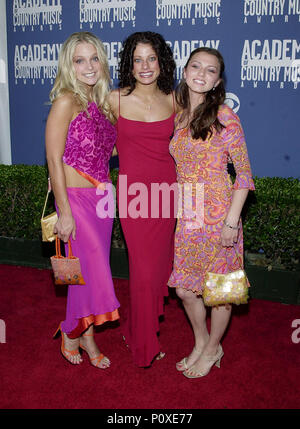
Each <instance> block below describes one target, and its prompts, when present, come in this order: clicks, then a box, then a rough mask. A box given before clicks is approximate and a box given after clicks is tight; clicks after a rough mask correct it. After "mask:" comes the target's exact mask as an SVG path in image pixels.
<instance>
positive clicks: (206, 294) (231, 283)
mask: <svg viewBox="0 0 300 429" xmlns="http://www.w3.org/2000/svg"><path fill="white" fill-rule="evenodd" d="M234 250H235V252H236V249H235V247H234ZM236 254H237V252H236ZM237 257H238V260H239V263H240V269H239V270H236V271H232V272H231V273H227V274H218V273H212V272H207V273H206V276H205V280H204V289H203V294H202V298H203V302H204V304H205V305H207V306H209V307H212V306H218V305H226V304H237V305H239V304H247V302H248V298H249V296H248V288H249V286H250V285H249V281H248V279H247V276H246V273H245V271H244V270H243V268H242V264H241V261H240V258H239V256H238V254H237Z"/></svg>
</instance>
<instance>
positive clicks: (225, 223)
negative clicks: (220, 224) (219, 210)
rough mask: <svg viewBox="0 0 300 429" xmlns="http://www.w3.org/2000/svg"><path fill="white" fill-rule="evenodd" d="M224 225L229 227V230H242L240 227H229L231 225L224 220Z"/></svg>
mask: <svg viewBox="0 0 300 429" xmlns="http://www.w3.org/2000/svg"><path fill="white" fill-rule="evenodd" d="M224 225H225V226H228V228H231V229H235V230H237V229H240V227H239V226H232V225H229V223H227V221H226V220H225V219H224Z"/></svg>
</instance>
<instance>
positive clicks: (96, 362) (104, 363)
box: [79, 334, 110, 369]
mask: <svg viewBox="0 0 300 429" xmlns="http://www.w3.org/2000/svg"><path fill="white" fill-rule="evenodd" d="M93 335H94V334H83V336H84V337H92V336H93ZM79 347H80V348H81V349H82V350H84V351H85V352H86V353H87V354H88V356H89V359H90V363H91V365H92V366H94V367H96V368H99V369H107V368H109V367H110V360H109V359H108V357H106V356H104V354H103V353H100V354H99V355H98V356H96V357H93V358H91V357H90V355H89V352H88V351H87V349H86V348H85V347H84V346H83V345H82V344H80V343H79Z"/></svg>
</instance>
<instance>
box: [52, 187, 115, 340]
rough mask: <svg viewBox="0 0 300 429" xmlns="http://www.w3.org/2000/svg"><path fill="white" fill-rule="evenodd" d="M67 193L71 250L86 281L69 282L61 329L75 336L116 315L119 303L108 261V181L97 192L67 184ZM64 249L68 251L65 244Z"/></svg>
mask: <svg viewBox="0 0 300 429" xmlns="http://www.w3.org/2000/svg"><path fill="white" fill-rule="evenodd" d="M67 193H68V199H69V203H70V206H71V210H72V214H73V217H74V219H75V223H76V239H75V240H73V239H72V237H70V241H71V245H72V252H73V254H74V255H75V256H77V257H78V258H79V259H80V265H81V271H82V275H83V278H84V281H85V283H86V284H85V285H69V286H68V298H67V310H66V319H65V320H64V321H63V322H62V323H61V329H62V331H63V332H65V333H66V334H68V336H69V337H70V338H77V337H78V336H80V335H81V333H82V332H83V331H85V330H86V329H87V328H88V327H89V326H90V325H91V324H95V325H101V324H102V323H104V322H106V321H113V320H117V319H118V318H119V313H118V310H117V309H118V308H119V306H120V304H119V302H118V300H117V298H116V295H115V291H114V285H113V281H112V275H111V269H110V263H109V256H110V245H111V234H112V226H113V220H114V196H113V192H112V188H111V185H109V186H108V189H107V190H105V191H102V192H101V195H97V193H98V190H97V188H67ZM57 211H58V209H57ZM65 249H66V252H67V251H68V245H67V244H66V245H65ZM66 254H67V253H66Z"/></svg>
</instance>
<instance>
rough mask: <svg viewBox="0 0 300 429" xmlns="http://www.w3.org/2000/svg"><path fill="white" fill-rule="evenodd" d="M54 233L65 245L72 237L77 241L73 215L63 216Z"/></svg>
mask: <svg viewBox="0 0 300 429" xmlns="http://www.w3.org/2000/svg"><path fill="white" fill-rule="evenodd" d="M54 233H57V236H58V238H60V239H61V240H63V241H64V242H65V243H67V242H68V240H69V238H70V236H72V239H73V240H75V239H76V224H75V220H74V218H73V216H72V215H64V214H61V215H60V216H59V217H58V221H57V222H56V224H55V226H54Z"/></svg>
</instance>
